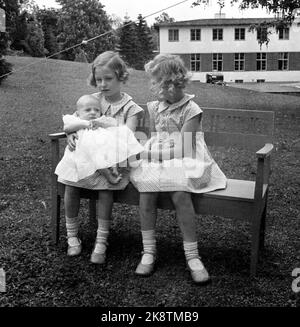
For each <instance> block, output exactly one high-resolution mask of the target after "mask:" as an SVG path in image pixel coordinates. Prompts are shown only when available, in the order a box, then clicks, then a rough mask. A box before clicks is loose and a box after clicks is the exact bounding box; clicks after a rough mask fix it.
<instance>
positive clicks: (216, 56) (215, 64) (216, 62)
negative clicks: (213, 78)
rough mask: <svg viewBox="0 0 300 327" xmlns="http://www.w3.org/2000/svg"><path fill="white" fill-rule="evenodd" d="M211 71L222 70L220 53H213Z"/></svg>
mask: <svg viewBox="0 0 300 327" xmlns="http://www.w3.org/2000/svg"><path fill="white" fill-rule="evenodd" d="M212 69H213V70H215V71H222V70H223V55H222V53H213V57H212Z"/></svg>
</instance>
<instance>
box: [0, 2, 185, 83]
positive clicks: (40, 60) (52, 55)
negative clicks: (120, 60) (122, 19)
mask: <svg viewBox="0 0 300 327" xmlns="http://www.w3.org/2000/svg"><path fill="white" fill-rule="evenodd" d="M187 1H189V0H182V1H179V2H177V3H175V4H173V5H170V6H168V7H166V8H163V9H160V10H158V11H155V12H153V13H151V14H149V15H146V16H143V17H142V19H146V18H148V17H151V16H153V15H156V14H159V13H160V12H163V11H166V10H168V9H171V8H174V7H176V6H179V5H180V4H182V3H184V2H187ZM138 21H139V20H135V21H130V22H128V23H125V24H124V25H122V26H120V27H118V28H117V29H116V30H119V29H122V28H124V27H126V26H128V25H131V24H134V23H136V22H138ZM113 32H115V29H113V28H112V29H110V30H109V31H107V32H105V33H102V34H99V35H96V36H94V37H92V38H90V39H87V40H82V41H81V42H80V43H77V44H75V45H73V46H71V47H68V48H65V49H62V50H60V51H58V52H56V53H53V54H51V55H50V56H47V57H44V58H41V59H39V60H35V61H34V62H31V63H29V64H27V65H25V66H23V67H20V68H19V69H15V70H12V71H10V72H8V73H6V74H3V75H0V79H1V78H2V77H5V76H8V75H11V74H14V73H18V72H20V71H23V70H25V69H26V68H28V67H30V66H33V65H37V64H39V63H41V62H43V61H47V60H48V59H50V58H52V57H55V56H58V55H59V54H61V53H64V52H67V51H70V50H72V49H75V48H77V47H79V46H81V45H86V44H87V43H89V42H91V41H94V40H96V39H98V38H100V37H104V36H106V35H109V34H111V33H113Z"/></svg>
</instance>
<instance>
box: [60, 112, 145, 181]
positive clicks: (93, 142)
mask: <svg viewBox="0 0 300 327" xmlns="http://www.w3.org/2000/svg"><path fill="white" fill-rule="evenodd" d="M63 119H64V122H65V123H66V122H67V121H74V120H76V119H77V120H78V119H79V118H78V117H76V116H74V115H64V116H63ZM77 135H78V140H77V141H76V149H75V151H70V150H69V147H68V146H67V147H66V149H65V153H64V156H63V158H62V159H61V161H60V162H59V163H58V165H57V167H56V170H55V174H56V175H58V177H59V178H60V179H63V180H66V181H70V182H78V181H79V180H81V179H84V178H86V177H89V176H91V175H92V174H94V173H95V172H96V171H97V170H98V169H104V168H109V167H112V166H115V165H116V164H119V166H121V167H123V166H124V167H126V165H127V161H126V160H127V159H128V158H129V157H131V156H134V155H137V154H138V153H140V152H142V151H143V150H144V148H143V146H142V145H141V144H140V143H139V142H138V141H137V139H136V138H135V136H134V133H133V132H132V131H131V130H130V129H129V128H128V127H127V126H126V125H120V126H113V127H107V128H102V127H99V128H97V129H95V130H92V129H87V128H86V129H81V130H79V131H77Z"/></svg>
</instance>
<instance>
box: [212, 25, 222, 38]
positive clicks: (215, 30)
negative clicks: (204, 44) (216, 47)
mask: <svg viewBox="0 0 300 327" xmlns="http://www.w3.org/2000/svg"><path fill="white" fill-rule="evenodd" d="M222 40H223V29H222V28H213V41H222Z"/></svg>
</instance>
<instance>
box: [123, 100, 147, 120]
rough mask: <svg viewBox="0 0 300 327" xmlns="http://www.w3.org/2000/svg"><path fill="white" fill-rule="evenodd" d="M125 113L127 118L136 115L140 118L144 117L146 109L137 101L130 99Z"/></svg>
mask: <svg viewBox="0 0 300 327" xmlns="http://www.w3.org/2000/svg"><path fill="white" fill-rule="evenodd" d="M125 115H126V119H127V118H129V117H131V116H134V115H138V118H142V117H143V116H144V109H143V108H142V107H140V106H139V105H137V104H136V103H135V102H133V101H130V102H129V103H128V104H127V105H126V110H125Z"/></svg>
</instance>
